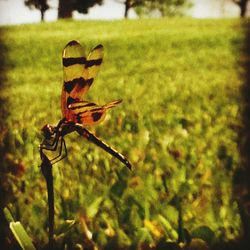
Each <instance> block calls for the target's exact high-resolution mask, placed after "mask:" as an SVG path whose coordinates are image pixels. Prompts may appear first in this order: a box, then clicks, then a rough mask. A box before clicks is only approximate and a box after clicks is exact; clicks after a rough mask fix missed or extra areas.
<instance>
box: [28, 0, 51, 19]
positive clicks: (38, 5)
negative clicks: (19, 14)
mask: <svg viewBox="0 0 250 250" xmlns="http://www.w3.org/2000/svg"><path fill="white" fill-rule="evenodd" d="M47 2H48V1H47V0H25V1H24V4H25V5H26V6H28V7H29V8H30V9H33V8H35V9H38V10H40V13H41V21H44V14H45V11H46V10H48V9H49V8H50V7H49V5H48V3H47Z"/></svg>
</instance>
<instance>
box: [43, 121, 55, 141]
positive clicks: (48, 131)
mask: <svg viewBox="0 0 250 250" xmlns="http://www.w3.org/2000/svg"><path fill="white" fill-rule="evenodd" d="M41 130H42V133H43V136H44V137H45V138H46V139H51V137H52V136H53V135H54V133H55V129H54V127H53V126H51V125H50V124H46V125H44V126H43V127H42V129H41Z"/></svg>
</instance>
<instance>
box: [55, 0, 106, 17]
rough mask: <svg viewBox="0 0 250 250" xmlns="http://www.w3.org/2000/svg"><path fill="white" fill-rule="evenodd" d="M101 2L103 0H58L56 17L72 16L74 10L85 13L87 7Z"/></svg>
mask: <svg viewBox="0 0 250 250" xmlns="http://www.w3.org/2000/svg"><path fill="white" fill-rule="evenodd" d="M102 3H103V0H59V6H58V18H72V13H73V11H74V10H76V11H78V12H79V13H83V14H87V13H88V10H89V8H91V7H93V6H94V5H96V4H99V5H101V4H102Z"/></svg>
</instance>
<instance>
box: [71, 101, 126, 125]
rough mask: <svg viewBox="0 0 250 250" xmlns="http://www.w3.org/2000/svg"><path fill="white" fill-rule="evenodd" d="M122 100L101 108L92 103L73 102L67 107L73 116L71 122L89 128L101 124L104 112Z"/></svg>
mask: <svg viewBox="0 0 250 250" xmlns="http://www.w3.org/2000/svg"><path fill="white" fill-rule="evenodd" d="M121 101H122V100H116V101H112V102H110V103H107V104H105V105H103V106H99V105H97V104H95V103H92V102H87V101H81V102H74V103H72V104H70V105H69V107H68V108H69V109H70V110H71V112H72V115H73V117H72V118H73V119H72V120H73V121H74V122H76V123H80V124H83V125H84V126H91V125H95V124H97V123H99V122H101V121H102V120H103V119H104V117H105V114H106V111H107V110H108V109H110V108H113V107H115V106H116V105H117V104H119V103H121Z"/></svg>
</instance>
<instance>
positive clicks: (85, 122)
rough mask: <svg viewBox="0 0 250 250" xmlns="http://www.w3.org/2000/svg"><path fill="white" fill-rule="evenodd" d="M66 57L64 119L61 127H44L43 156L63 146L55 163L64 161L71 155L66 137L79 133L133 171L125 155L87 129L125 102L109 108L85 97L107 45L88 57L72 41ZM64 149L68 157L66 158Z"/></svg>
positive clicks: (63, 89)
mask: <svg viewBox="0 0 250 250" xmlns="http://www.w3.org/2000/svg"><path fill="white" fill-rule="evenodd" d="M62 57H63V60H62V61H63V72H64V73H63V74H64V76H63V78H64V82H63V87H62V94H61V110H62V115H63V119H61V120H60V121H59V123H58V124H57V126H52V125H49V124H47V125H45V126H44V127H43V128H42V131H43V134H44V140H43V142H42V143H41V145H40V150H41V157H42V156H43V155H44V154H43V150H51V151H55V150H57V149H58V145H59V155H58V156H56V157H55V158H53V159H52V160H51V161H52V164H54V163H55V162H57V161H59V160H61V159H62V158H63V157H65V156H66V155H67V149H66V144H65V141H64V136H65V135H67V134H69V133H72V132H74V131H76V132H77V133H78V134H80V135H81V136H84V137H85V138H86V139H88V140H89V141H91V142H93V143H94V144H95V145H97V146H99V147H101V148H102V149H104V150H105V151H106V152H108V153H110V154H111V155H113V156H114V157H116V158H117V159H118V160H120V161H121V162H122V163H124V164H125V165H126V166H127V167H128V168H129V169H131V164H130V163H129V161H128V160H127V159H126V158H125V157H124V156H123V155H122V154H120V153H119V152H118V151H116V150H115V149H113V148H112V147H111V146H109V145H107V144H106V143H104V142H103V141H101V140H100V139H99V138H97V137H96V136H95V135H94V134H92V133H91V132H89V131H88V130H87V129H86V127H87V126H92V125H95V124H97V123H99V122H101V121H102V120H103V119H104V118H105V115H106V112H107V111H108V110H109V109H111V108H113V107H115V106H116V105H117V104H119V103H120V102H121V101H122V100H115V101H111V102H109V103H107V104H105V105H98V104H95V103H93V102H88V101H86V100H84V95H85V94H86V92H87V91H88V89H89V88H90V86H91V85H92V83H93V81H94V78H95V77H96V75H97V73H98V72H99V69H100V65H101V63H102V60H103V46H102V45H98V46H96V47H95V48H94V49H93V50H92V51H91V52H90V53H89V55H88V56H87V57H86V56H85V51H84V48H83V47H82V46H81V45H80V44H79V43H78V42H76V41H71V42H69V43H68V44H67V45H66V47H65V48H64V50H63V55H62ZM63 149H64V151H65V155H64V156H62V151H63Z"/></svg>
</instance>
